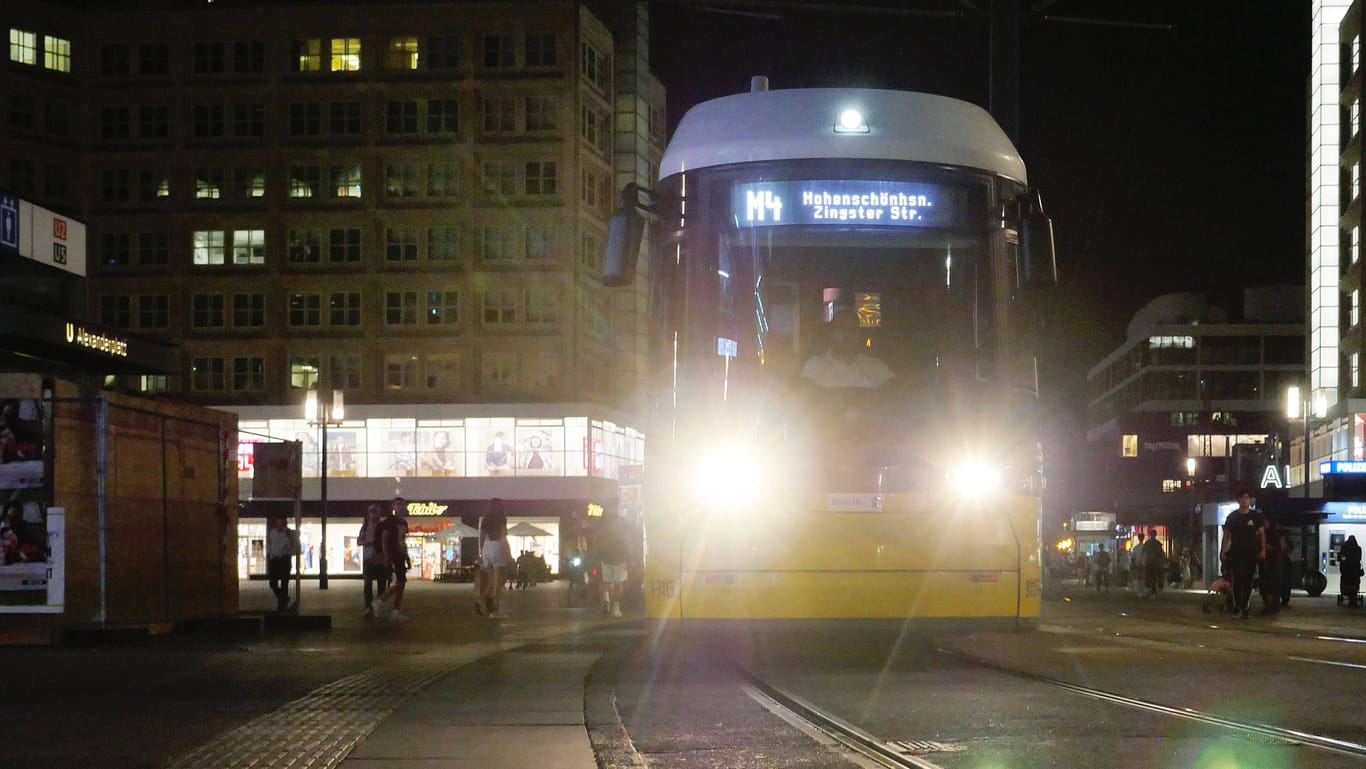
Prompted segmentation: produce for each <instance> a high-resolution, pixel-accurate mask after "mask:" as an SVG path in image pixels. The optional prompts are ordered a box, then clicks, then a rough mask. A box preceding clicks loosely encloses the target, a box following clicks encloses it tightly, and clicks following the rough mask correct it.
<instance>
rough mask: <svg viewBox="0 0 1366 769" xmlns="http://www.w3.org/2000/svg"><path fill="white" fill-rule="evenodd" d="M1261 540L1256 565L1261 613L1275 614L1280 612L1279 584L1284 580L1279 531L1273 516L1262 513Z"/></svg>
mask: <svg viewBox="0 0 1366 769" xmlns="http://www.w3.org/2000/svg"><path fill="white" fill-rule="evenodd" d="M1262 540H1263V541H1264V542H1265V543H1266V547H1265V549H1264V550H1263V551H1262V553H1263V555H1262V560H1261V561H1260V562H1259V563H1258V564H1257V574H1258V576H1260V578H1261V579H1260V587H1261V591H1262V613H1263V614H1276V613H1278V612H1280V610H1281V583H1282V582H1283V581H1284V580H1285V578H1286V576H1285V571H1284V569H1283V564H1282V560H1283V554H1282V552H1281V530H1280V529H1279V528H1277V527H1276V518H1275V516H1274V515H1273V514H1271V513H1269V512H1267V513H1262Z"/></svg>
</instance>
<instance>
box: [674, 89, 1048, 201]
mask: <svg viewBox="0 0 1366 769" xmlns="http://www.w3.org/2000/svg"><path fill="white" fill-rule="evenodd" d="M851 108H852V109H856V110H859V111H860V112H861V113H862V114H863V116H864V119H865V120H866V121H867V124H868V131H867V132H866V133H836V132H835V122H836V120H837V119H838V118H839V116H840V114H841V113H842V112H844V111H845V110H847V109H851ZM815 158H857V159H877V160H911V161H919V162H924V163H936V164H945V165H952V166H964V167H968V168H980V169H983V170H986V171H990V172H992V173H996V174H1000V175H1001V176H1005V177H1007V178H1010V179H1015V180H1017V181H1019V182H1021V183H1026V182H1027V181H1028V180H1027V177H1026V175H1025V166H1024V161H1023V160H1021V159H1020V154H1019V152H1017V151H1016V149H1015V146H1014V145H1013V144H1012V143H1011V142H1010V139H1008V138H1007V137H1006V135H1005V132H1004V131H1002V130H1001V127H1000V126H998V125H997V124H996V121H995V120H993V119H992V117H991V115H990V114H988V113H987V111H986V110H984V109H982V108H981V107H978V106H976V105H973V104H969V103H967V102H965V101H959V100H958V99H950V98H948V97H946V96H935V95H933V94H927V93H913V92H910V91H888V90H879V89H868V88H798V89H786V90H777V91H757V92H750V93H742V94H737V95H734V96H723V97H721V98H719V99H712V100H710V101H706V102H703V103H701V104H699V105H697V106H695V107H693V108H692V109H690V110H688V112H687V114H685V115H684V116H683V120H682V121H680V122H679V124H678V128H677V130H675V131H674V136H673V139H672V140H671V141H670V142H669V147H668V149H667V150H666V151H665V152H664V159H663V160H662V161H661V162H660V166H659V178H661V179H665V178H668V177H670V176H673V175H674V174H679V173H682V172H684V171H693V170H696V169H698V168H708V167H712V166H722V165H730V164H732V163H752V162H759V161H771V160H797V159H815Z"/></svg>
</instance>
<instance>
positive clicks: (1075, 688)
mask: <svg viewBox="0 0 1366 769" xmlns="http://www.w3.org/2000/svg"><path fill="white" fill-rule="evenodd" d="M935 650H936V652H938V653H940V654H944V655H947V656H949V657H952V658H954V659H956V660H958V661H960V662H962V663H964V664H968V665H972V666H974V667H977V668H980V669H983V670H990V671H992V672H995V673H998V674H1001V675H1006V676H1010V677H1012V678H1016V679H1019V680H1024V681H1028V682H1031V683H1034V684H1038V685H1041V686H1046V687H1049V688H1053V689H1059V690H1062V691H1066V692H1069V693H1071V694H1075V695H1078V696H1082V697H1087V698H1091V699H1094V700H1097V701H1100V702H1105V703H1108V704H1110V705H1114V706H1117V707H1121V708H1127V709H1131V710H1136V711H1142V712H1146V713H1149V714H1155V715H1159V716H1165V717H1168V718H1174V719H1180V720H1184V721H1190V722H1195V723H1199V724H1203V725H1205V726H1209V727H1214V728H1216V729H1219V730H1223V731H1225V732H1228V733H1231V734H1233V735H1236V736H1238V737H1241V738H1244V739H1251V740H1255V741H1259V742H1264V743H1270V744H1279V745H1283V746H1294V747H1304V748H1308V749H1313V750H1317V751H1324V752H1328V753H1333V754H1337V755H1342V756H1349V757H1351V758H1355V759H1366V744H1362V743H1359V742H1353V741H1350V740H1342V739H1338V738H1334V737H1330V736H1327V735H1321V734H1313V733H1310V732H1306V731H1302V730H1298V729H1291V728H1287V727H1281V726H1275V725H1272V724H1265V723H1259V722H1256V721H1250V720H1241V719H1235V718H1228V717H1224V716H1219V715H1216V714H1213V713H1209V712H1204V711H1201V710H1196V709H1193V708H1187V707H1177V706H1172V705H1164V704H1162V703H1160V702H1154V701H1151V700H1145V699H1142V698H1138V697H1131V696H1128V695H1123V694H1119V693H1117V692H1112V691H1107V690H1104V689H1099V688H1095V687H1090V686H1084V685H1081V684H1076V683H1073V682H1071V681H1066V680H1063V679H1060V678H1056V677H1052V676H1048V675H1044V674H1040V673H1035V672H1031V671H1028V670H1023V669H1020V668H1016V667H1011V666H1009V665H1004V664H1002V663H999V662H997V661H994V660H991V659H988V658H985V657H980V656H977V655H973V654H970V653H966V652H963V651H960V650H954V649H948V648H943V647H936V649H935ZM728 661H729V663H730V664H731V665H732V666H734V668H735V669H736V670H737V671H738V672H739V674H740V675H741V677H742V678H743V679H744V682H745V683H744V689H745V692H746V694H748V695H749V696H750V697H751V698H752V699H754V700H755V701H756V702H758V703H759V704H760V705H762V706H763V707H765V708H766V709H768V710H769V711H770V712H772V713H774V714H775V715H777V716H778V717H779V718H782V719H783V720H784V721H786V722H787V723H789V724H791V725H792V726H794V727H796V728H798V729H800V730H801V731H803V732H804V733H806V734H807V735H808V736H809V737H811V738H812V739H814V740H816V741H817V742H819V743H822V744H824V745H826V747H827V748H828V749H830V750H831V751H832V752H835V753H838V754H840V755H842V756H843V757H844V758H846V759H849V760H851V761H853V762H854V763H855V764H857V765H859V766H862V767H865V769H872V768H874V767H886V768H887V769H943V767H941V765H939V764H936V763H934V762H933V761H931V760H930V759H928V758H926V757H925V756H926V755H932V754H933V753H935V752H937V751H941V750H956V749H959V748H957V746H954V745H947V744H941V743H933V742H916V743H910V742H906V741H900V740H887V739H884V738H881V737H879V736H877V735H874V734H871V733H869V732H868V731H866V730H864V729H862V728H860V727H859V726H857V725H855V724H851V723H849V722H847V721H845V720H843V719H841V718H839V717H838V716H836V715H834V714H832V713H830V712H827V711H826V710H824V709H822V708H820V707H818V706H816V705H815V704H813V703H811V702H809V701H807V700H805V699H803V698H802V697H800V696H798V695H796V694H794V693H792V692H790V691H788V690H786V689H784V688H783V687H780V686H778V685H777V684H775V683H772V682H771V681H768V680H765V679H764V678H763V677H762V676H760V675H759V674H757V673H755V672H754V671H753V670H751V669H749V668H748V667H746V666H745V665H744V664H743V663H741V662H740V661H738V660H735V659H729V660H728Z"/></svg>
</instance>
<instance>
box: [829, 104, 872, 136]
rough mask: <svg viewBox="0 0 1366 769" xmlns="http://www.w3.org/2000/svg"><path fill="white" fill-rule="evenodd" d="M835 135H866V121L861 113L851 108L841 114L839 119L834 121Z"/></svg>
mask: <svg viewBox="0 0 1366 769" xmlns="http://www.w3.org/2000/svg"><path fill="white" fill-rule="evenodd" d="M835 133H837V134H866V133H868V121H867V120H864V119H863V113H862V112H859V111H858V110H856V109H853V108H852V107H851V108H849V109H846V110H844V111H843V112H841V113H840V115H839V119H838V120H836V121H835Z"/></svg>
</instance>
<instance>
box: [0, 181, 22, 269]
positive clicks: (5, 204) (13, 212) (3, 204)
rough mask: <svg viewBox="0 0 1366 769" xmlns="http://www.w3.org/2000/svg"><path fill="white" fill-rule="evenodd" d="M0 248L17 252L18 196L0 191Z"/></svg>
mask: <svg viewBox="0 0 1366 769" xmlns="http://www.w3.org/2000/svg"><path fill="white" fill-rule="evenodd" d="M0 249H3V250H5V251H12V252H14V253H16V254H17V253H19V198H17V197H15V196H13V195H10V194H9V193H5V192H0Z"/></svg>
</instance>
